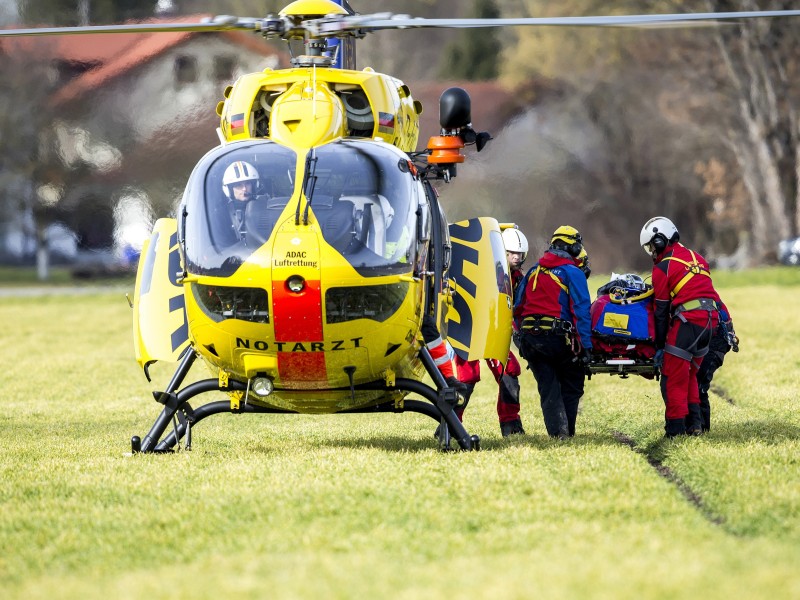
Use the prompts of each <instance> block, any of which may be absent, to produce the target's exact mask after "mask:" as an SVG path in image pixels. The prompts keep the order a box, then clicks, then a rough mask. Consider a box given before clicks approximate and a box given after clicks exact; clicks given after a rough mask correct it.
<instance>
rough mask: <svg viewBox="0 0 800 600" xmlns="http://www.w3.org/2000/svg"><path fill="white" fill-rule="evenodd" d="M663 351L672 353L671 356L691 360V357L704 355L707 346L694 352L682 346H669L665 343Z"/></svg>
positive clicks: (706, 351)
mask: <svg viewBox="0 0 800 600" xmlns="http://www.w3.org/2000/svg"><path fill="white" fill-rule="evenodd" d="M664 352H666V353H667V354H672V356H677V357H678V358H680V359H683V360H692V359H693V358H700V357H701V356H705V355H706V354H707V353H708V346H706V347H705V348H702V349H700V350H697V351H696V352H689V351H688V350H684V349H683V348H678V347H677V346H671V345H670V344H667V345H666V346H664Z"/></svg>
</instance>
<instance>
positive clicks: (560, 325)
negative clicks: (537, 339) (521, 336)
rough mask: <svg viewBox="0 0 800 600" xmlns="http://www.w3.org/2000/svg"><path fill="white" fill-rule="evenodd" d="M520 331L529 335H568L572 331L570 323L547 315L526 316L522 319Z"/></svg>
mask: <svg viewBox="0 0 800 600" xmlns="http://www.w3.org/2000/svg"><path fill="white" fill-rule="evenodd" d="M522 330H523V331H527V332H530V333H540V332H542V331H546V332H553V333H569V332H571V331H572V323H570V322H569V321H565V320H564V319H558V318H556V317H550V316H548V315H528V316H527V317H525V318H523V319H522Z"/></svg>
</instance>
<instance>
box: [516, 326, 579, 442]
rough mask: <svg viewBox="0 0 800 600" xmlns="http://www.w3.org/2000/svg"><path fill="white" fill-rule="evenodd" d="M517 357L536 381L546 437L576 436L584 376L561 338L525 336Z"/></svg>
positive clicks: (560, 335) (528, 334)
mask: <svg viewBox="0 0 800 600" xmlns="http://www.w3.org/2000/svg"><path fill="white" fill-rule="evenodd" d="M520 353H521V354H522V357H523V358H524V359H525V360H527V361H528V366H529V367H530V369H531V371H532V372H533V376H534V378H535V379H536V385H537V386H538V388H539V398H540V400H541V403H542V415H543V416H544V426H545V428H546V429H547V433H548V434H549V435H550V436H553V437H564V436H573V435H575V421H576V419H577V417H578V403H579V402H580V399H581V396H583V382H584V377H585V375H584V370H583V365H581V363H580V362H579V361H578V360H576V357H575V355H574V354H573V352H572V348H571V347H570V346H569V345H567V341H566V338H565V336H564V334H548V333H544V334H539V335H533V334H530V333H525V334H523V336H522V343H521V346H520Z"/></svg>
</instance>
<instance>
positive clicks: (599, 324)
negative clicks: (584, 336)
mask: <svg viewBox="0 0 800 600" xmlns="http://www.w3.org/2000/svg"><path fill="white" fill-rule="evenodd" d="M591 320H592V347H593V349H592V356H591V360H590V362H589V366H588V371H589V376H590V377H591V376H592V375H594V374H595V373H608V374H609V375H618V376H620V377H621V378H623V379H626V378H627V377H629V376H630V375H640V376H642V377H645V378H647V379H658V377H659V369H658V367H656V366H655V363H654V360H653V359H654V357H655V354H656V349H655V342H654V339H655V320H654V316H653V289H652V286H650V285H647V284H645V283H644V281H643V280H642V279H641V277H639V276H638V275H633V274H630V273H629V274H625V275H616V274H614V275H612V278H611V281H609V282H608V283H607V284H605V285H603V286H602V287H601V288H600V289H599V290H597V299H596V300H595V301H594V302H592V307H591Z"/></svg>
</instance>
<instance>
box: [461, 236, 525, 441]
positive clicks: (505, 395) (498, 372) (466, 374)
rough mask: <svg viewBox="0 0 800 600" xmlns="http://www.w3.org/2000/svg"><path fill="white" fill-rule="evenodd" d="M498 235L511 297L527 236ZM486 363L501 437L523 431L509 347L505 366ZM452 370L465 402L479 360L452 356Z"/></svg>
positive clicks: (516, 370)
mask: <svg viewBox="0 0 800 600" xmlns="http://www.w3.org/2000/svg"><path fill="white" fill-rule="evenodd" d="M502 237H503V246H504V247H505V250H506V258H507V259H508V266H509V272H510V275H511V295H512V297H513V295H514V290H516V288H517V284H518V283H519V282H520V281H521V280H522V277H523V274H522V263H524V262H525V257H526V256H527V255H528V239H527V238H526V237H525V235H524V234H523V233H522V232H521V231H520V230H519V229H517V228H515V227H509V228H507V229H504V230H503V234H502ZM486 365H487V366H488V367H489V370H490V371H491V372H492V375H494V379H495V381H497V385H498V387H499V391H498V394H497V416H498V418H499V420H500V433H501V434H502V435H503V437H508V436H509V435H515V434H524V433H525V429H523V427H522V420H521V419H520V416H519V375H520V373H521V372H522V370H521V368H520V366H519V361H517V357H516V356H514V353H513V352H511V351H510V350H509V352H508V361H507V362H506V365H505V368H504V367H503V363H501V362H500V361H499V360H493V359H487V361H486ZM456 373H457V376H458V379H459V380H460V381H462V382H463V383H464V384H465V385H466V386H467V391H466V401H469V397H470V396H471V395H472V392H473V390H474V389H475V384H476V383H478V382H479V381H480V380H481V363H480V361H478V360H470V361H466V360H464V359H462V358H461V357H459V356H458V355H456ZM462 413H463V409H462Z"/></svg>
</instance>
